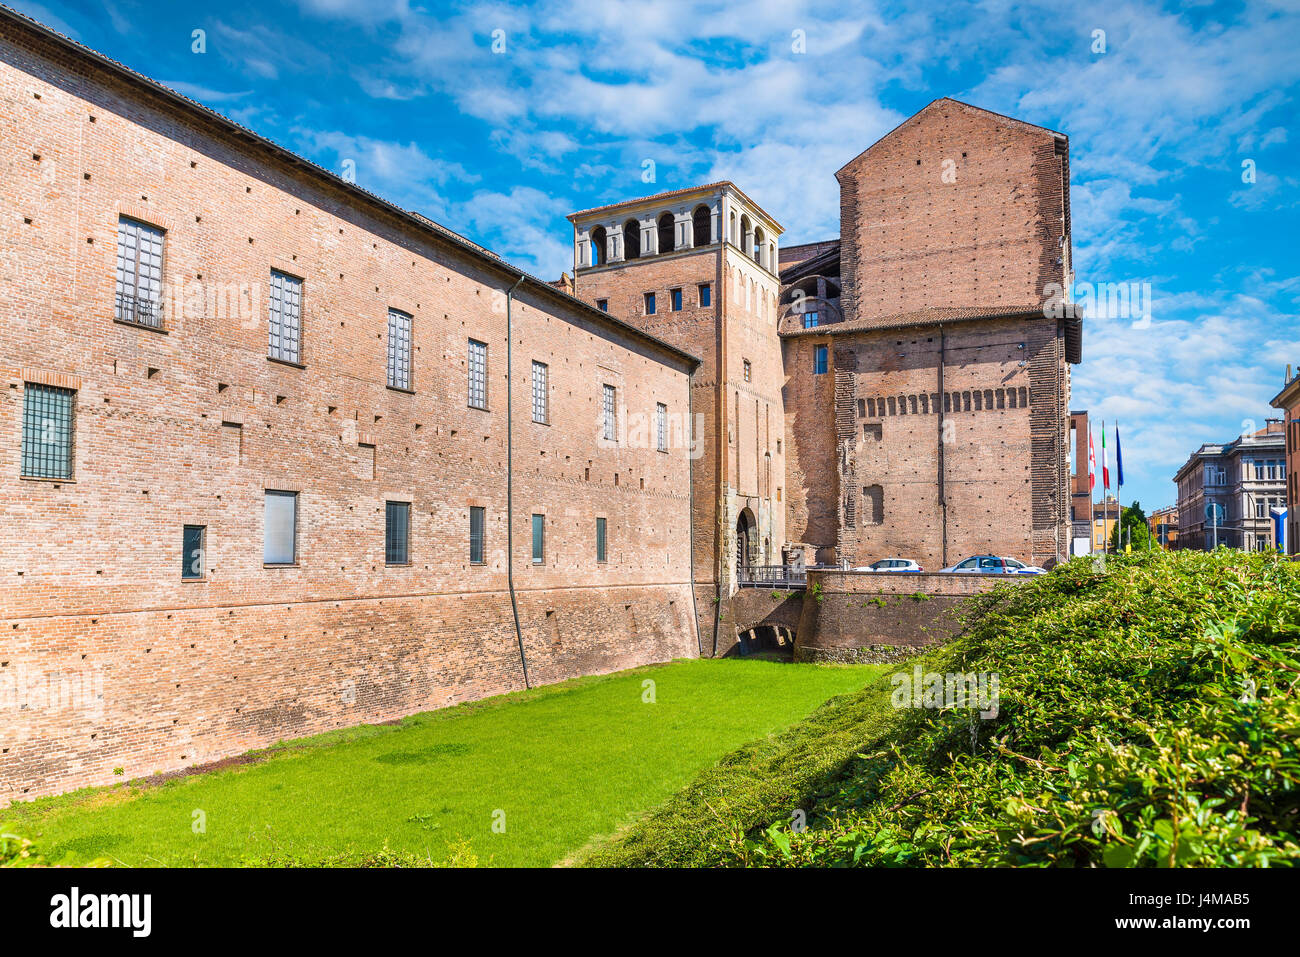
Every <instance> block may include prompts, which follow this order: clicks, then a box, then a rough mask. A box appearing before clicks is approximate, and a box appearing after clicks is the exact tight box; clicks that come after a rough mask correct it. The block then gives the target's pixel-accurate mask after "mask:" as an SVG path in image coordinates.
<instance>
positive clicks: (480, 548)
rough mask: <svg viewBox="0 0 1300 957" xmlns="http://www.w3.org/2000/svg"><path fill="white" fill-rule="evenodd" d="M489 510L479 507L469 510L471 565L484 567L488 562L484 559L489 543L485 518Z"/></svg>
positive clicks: (472, 507) (471, 507)
mask: <svg viewBox="0 0 1300 957" xmlns="http://www.w3.org/2000/svg"><path fill="white" fill-rule="evenodd" d="M486 515H487V510H486V509H484V508H482V507H480V506H478V505H471V506H470V509H469V563H470V564H471V565H482V564H484V562H485V561H486V559H485V558H484V557H483V556H484V554H485V546H486V543H487V539H486V529H485V524H486V523H485V517H486Z"/></svg>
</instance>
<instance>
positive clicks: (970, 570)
mask: <svg viewBox="0 0 1300 957" xmlns="http://www.w3.org/2000/svg"><path fill="white" fill-rule="evenodd" d="M942 571H945V572H950V573H956V574H975V575H1042V574H1044V573H1045V572H1046V569H1043V568H1039V567H1038V566H1037V565H1026V564H1025V563H1024V562H1022V561H1020V560H1019V559H1015V558H1005V557H1003V556H1001V555H974V556H972V557H970V558H967V559H964V560H962V561H960V562H958V563H957V564H956V565H953V566H951V567H949V568H944V569H942Z"/></svg>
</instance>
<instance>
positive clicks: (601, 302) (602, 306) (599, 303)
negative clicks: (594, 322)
mask: <svg viewBox="0 0 1300 957" xmlns="http://www.w3.org/2000/svg"><path fill="white" fill-rule="evenodd" d="M596 308H597V309H599V310H600V311H601V312H609V300H608V299H597V300H596Z"/></svg>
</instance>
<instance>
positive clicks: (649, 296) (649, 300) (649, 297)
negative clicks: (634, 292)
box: [645, 292, 655, 316]
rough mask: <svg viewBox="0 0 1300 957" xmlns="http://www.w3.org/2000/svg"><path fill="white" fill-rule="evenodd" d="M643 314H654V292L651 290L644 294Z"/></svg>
mask: <svg viewBox="0 0 1300 957" xmlns="http://www.w3.org/2000/svg"><path fill="white" fill-rule="evenodd" d="M645 314H646V315H647V316H653V315H654V314H655V294H654V293H652V292H648V293H646V294H645Z"/></svg>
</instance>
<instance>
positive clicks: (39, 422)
mask: <svg viewBox="0 0 1300 957" xmlns="http://www.w3.org/2000/svg"><path fill="white" fill-rule="evenodd" d="M76 395H77V393H76V391H75V390H73V389H58V388H55V387H54V386H52V385H39V384H37V383H35V382H26V383H24V384H23V447H22V471H21V474H22V476H23V477H24V478H45V479H70V478H72V449H73V445H72V440H73V432H74V421H73V407H74V401H75V399H76Z"/></svg>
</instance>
